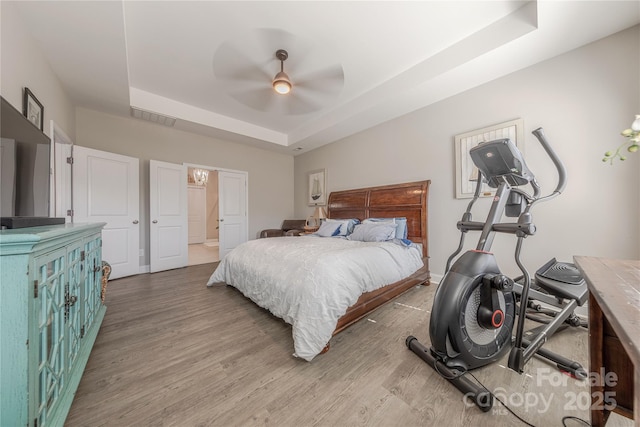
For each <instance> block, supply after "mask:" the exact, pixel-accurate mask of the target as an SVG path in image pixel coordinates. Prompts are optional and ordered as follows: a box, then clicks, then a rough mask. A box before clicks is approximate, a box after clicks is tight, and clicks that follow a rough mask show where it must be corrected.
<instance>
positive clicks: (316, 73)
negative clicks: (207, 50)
mask: <svg viewBox="0 0 640 427" xmlns="http://www.w3.org/2000/svg"><path fill="white" fill-rule="evenodd" d="M285 48H286V49H285ZM274 52H275V54H274ZM334 56H335V52H334V51H332V50H330V49H328V48H323V47H318V46H315V45H313V44H312V43H309V42H305V41H304V39H301V38H298V37H295V36H293V35H292V34H290V33H287V32H286V31H283V30H279V29H259V30H254V31H252V32H250V34H248V35H245V37H241V38H234V39H232V40H229V41H228V42H225V43H223V44H221V45H220V47H219V48H218V50H217V51H216V53H215V55H214V59H213V73H214V76H215V77H216V81H217V83H219V84H220V85H221V88H222V89H223V90H224V91H225V92H226V93H227V94H228V95H229V96H231V97H232V98H234V99H235V100H236V101H238V102H240V103H241V104H244V105H246V106H248V107H250V108H253V109H255V110H259V111H263V112H267V113H274V114H284V115H298V114H308V113H312V112H314V111H318V110H321V109H323V108H325V107H327V106H330V105H331V103H332V102H334V101H335V100H337V98H338V96H339V95H340V92H341V91H342V87H343V85H344V72H343V69H342V66H341V65H340V64H338V63H337V61H336V60H335V58H334ZM285 61H286V62H287V72H285V69H284V63H285ZM327 64H329V65H327Z"/></svg>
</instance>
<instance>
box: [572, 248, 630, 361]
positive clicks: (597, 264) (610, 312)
mask: <svg viewBox="0 0 640 427" xmlns="http://www.w3.org/2000/svg"><path fill="white" fill-rule="evenodd" d="M574 261H575V263H576V265H577V266H578V269H579V270H580V271H581V272H582V275H583V276H584V278H585V280H586V281H587V286H588V287H589V292H590V293H591V295H592V296H593V297H594V298H595V300H596V301H597V302H598V305H599V306H600V309H601V310H602V312H603V313H604V315H605V316H606V318H607V320H608V321H609V323H611V326H612V327H613V329H614V330H615V332H616V334H617V335H618V338H619V339H620V341H621V343H622V345H623V347H624V348H625V350H626V351H627V353H628V354H629V358H630V359H631V360H632V361H633V364H634V365H635V366H636V367H638V366H640V260H619V259H607V258H595V257H585V256H576V257H574Z"/></svg>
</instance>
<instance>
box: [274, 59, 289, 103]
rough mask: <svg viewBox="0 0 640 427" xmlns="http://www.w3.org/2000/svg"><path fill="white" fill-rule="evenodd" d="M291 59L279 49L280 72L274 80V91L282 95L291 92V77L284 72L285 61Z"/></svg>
mask: <svg viewBox="0 0 640 427" xmlns="http://www.w3.org/2000/svg"><path fill="white" fill-rule="evenodd" d="M288 57H289V53H287V51H286V50H284V49H278V50H277V51H276V58H278V60H279V61H280V72H279V73H278V74H276V76H275V77H274V78H273V90H275V91H276V93H279V94H280V95H286V94H288V93H289V92H291V80H289V76H288V75H287V73H285V72H284V61H286V60H287V58H288Z"/></svg>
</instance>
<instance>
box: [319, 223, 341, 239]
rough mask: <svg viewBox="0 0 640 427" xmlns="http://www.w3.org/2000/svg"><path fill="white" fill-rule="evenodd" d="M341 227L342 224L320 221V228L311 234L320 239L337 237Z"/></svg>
mask: <svg viewBox="0 0 640 427" xmlns="http://www.w3.org/2000/svg"><path fill="white" fill-rule="evenodd" d="M341 226H342V224H341V223H338V222H328V221H322V224H320V228H319V229H318V231H316V232H315V233H313V234H315V235H316V236H320V237H332V236H338V235H339V233H340V227H341Z"/></svg>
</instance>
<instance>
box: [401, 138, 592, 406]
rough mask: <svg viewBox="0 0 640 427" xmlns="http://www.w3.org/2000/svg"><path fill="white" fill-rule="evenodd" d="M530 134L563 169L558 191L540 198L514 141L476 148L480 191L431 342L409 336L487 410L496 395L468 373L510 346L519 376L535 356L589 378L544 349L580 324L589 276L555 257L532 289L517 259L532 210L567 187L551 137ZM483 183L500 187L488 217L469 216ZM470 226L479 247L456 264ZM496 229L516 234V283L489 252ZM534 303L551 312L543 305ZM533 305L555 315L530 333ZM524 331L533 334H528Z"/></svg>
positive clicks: (438, 304)
mask: <svg viewBox="0 0 640 427" xmlns="http://www.w3.org/2000/svg"><path fill="white" fill-rule="evenodd" d="M532 133H533V135H534V136H535V137H536V138H537V139H538V141H539V142H540V144H541V145H542V147H543V148H544V149H545V152H546V153H547V155H548V156H549V157H550V158H551V160H552V161H553V163H554V165H555V167H556V169H557V171H558V184H557V186H556V188H555V190H554V191H553V192H552V193H551V194H549V195H547V196H541V195H540V186H539V185H538V183H537V181H536V179H535V177H534V175H533V173H531V171H530V170H529V168H528V167H527V165H526V163H525V161H524V158H523V156H522V153H521V152H520V151H519V150H518V148H517V147H516V146H515V144H513V142H512V141H511V140H509V139H498V140H494V141H489V142H484V143H481V144H479V145H478V146H476V147H474V148H472V149H471V150H470V155H471V159H472V161H473V163H474V164H475V165H476V167H477V168H478V179H477V182H476V189H475V193H474V196H473V199H472V200H471V202H470V203H469V205H468V206H467V210H466V211H465V213H464V214H463V216H462V220H461V221H459V222H458V223H457V227H458V229H459V230H460V231H461V236H460V243H459V245H458V248H457V249H456V251H455V252H454V253H453V254H452V255H451V256H450V257H449V259H448V260H447V265H446V272H445V275H444V277H443V279H442V281H441V282H440V285H439V286H438V288H437V290H436V294H435V297H434V301H433V308H432V310H431V318H430V324H429V336H430V338H431V347H430V348H427V347H425V346H424V345H422V344H421V343H420V342H419V341H418V340H417V338H415V337H414V336H409V337H407V339H406V345H407V347H408V348H409V349H410V350H411V351H413V352H414V353H416V354H417V355H418V356H419V357H420V358H421V359H423V360H424V361H425V362H427V363H428V364H429V365H430V366H431V367H432V368H434V369H435V370H436V372H438V373H439V374H440V375H441V376H442V377H444V378H445V379H447V380H449V381H450V382H451V383H452V384H453V385H455V386H456V387H457V388H458V389H459V390H460V391H462V392H463V393H465V394H466V395H467V396H469V397H470V398H471V399H472V400H473V401H474V402H475V403H476V405H477V406H478V407H479V408H480V409H481V410H483V411H485V412H486V411H489V410H490V409H491V407H492V405H493V395H492V394H491V393H490V392H489V391H488V390H487V389H485V388H484V387H482V386H480V385H478V384H476V383H474V382H472V381H471V380H469V379H468V378H467V377H465V376H464V373H465V372H466V371H468V370H472V369H475V368H479V367H481V366H485V365H488V364H490V363H492V362H495V361H497V360H499V359H500V358H501V357H502V356H503V355H505V354H506V352H507V351H508V350H509V349H510V348H511V353H510V354H509V363H508V365H509V368H510V369H513V370H514V371H516V372H518V373H522V372H523V369H524V365H525V364H526V363H527V362H528V361H529V360H530V359H531V358H532V357H533V355H534V354H538V355H539V356H542V357H544V358H546V359H548V360H550V361H552V362H554V363H555V364H556V365H557V367H558V368H559V369H560V370H563V371H566V372H568V373H570V374H572V375H574V376H575V377H577V378H586V376H587V374H586V372H585V370H584V369H583V367H582V366H581V365H580V364H579V363H577V362H575V361H572V360H569V359H567V358H565V357H563V356H560V355H558V354H556V353H553V352H551V351H548V350H546V349H543V348H541V347H542V345H543V344H544V343H545V342H546V341H547V339H548V338H549V337H551V335H553V334H554V333H555V332H556V331H557V330H558V329H559V328H561V327H564V326H566V325H571V326H580V325H581V322H580V319H579V318H578V317H577V316H576V315H575V313H574V310H575V308H576V307H577V306H582V305H583V304H584V303H585V301H586V300H587V297H588V291H587V286H586V283H585V281H584V279H583V278H582V277H581V275H580V273H579V271H578V270H577V269H576V268H575V266H574V265H573V264H568V263H559V262H557V261H556V260H555V259H552V260H551V261H549V262H548V263H546V264H545V265H544V266H542V267H541V268H540V269H538V271H537V272H536V276H535V286H532V280H531V277H530V275H529V272H528V271H527V269H526V268H525V266H524V265H523V264H522V262H521V260H520V252H521V249H522V243H523V241H524V239H525V238H526V237H527V236H532V235H534V234H535V232H536V227H535V225H534V224H533V219H532V215H531V208H532V207H533V206H534V205H535V204H537V203H539V202H542V201H546V200H550V199H552V198H553V197H555V196H557V195H559V194H560V193H561V192H562V190H563V189H564V187H565V184H566V172H565V168H564V165H563V164H562V162H561V161H560V159H559V158H558V156H557V155H556V154H555V152H554V151H553V149H552V148H551V146H550V145H549V143H548V141H547V140H546V138H545V136H544V133H543V131H542V128H538V129H536V130H535V131H533V132H532ZM483 180H484V181H485V182H486V183H487V184H488V185H489V186H490V187H492V188H496V189H497V190H496V194H495V196H494V198H493V202H492V204H491V208H490V210H489V213H488V215H487V218H486V220H485V221H484V222H478V221H473V220H472V217H471V210H472V207H473V205H474V204H475V202H476V201H477V200H478V198H479V195H480V189H481V187H482V182H483ZM525 185H531V187H532V189H533V194H529V193H527V192H525V191H524V190H522V189H521V188H519V187H521V186H525ZM503 214H504V215H506V216H507V217H517V218H518V219H517V221H516V222H500V220H501V218H502V215H503ZM468 231H480V232H481V234H480V238H479V241H478V245H477V246H476V249H474V250H469V251H467V252H465V253H464V254H462V255H461V256H460V257H459V258H458V259H457V260H456V261H455V262H454V263H453V265H452V264H451V263H452V261H453V260H454V259H455V258H456V257H457V256H458V254H460V252H461V251H462V247H463V245H464V239H465V235H466V233H467V232H468ZM495 233H507V234H514V235H515V236H516V237H517V243H516V248H515V261H516V264H517V266H518V268H519V269H520V271H521V272H522V276H520V277H518V278H516V279H515V280H514V279H512V278H509V277H507V276H506V275H504V274H502V273H501V272H500V269H499V268H498V264H497V261H496V258H495V256H494V255H493V253H491V252H490V249H491V245H492V243H493V239H494V236H495ZM536 301H540V302H543V303H545V304H547V305H549V306H552V307H553V309H551V310H549V309H541V308H540V307H541V305H540V304H538V303H536ZM518 302H519V304H520V306H519V308H517V304H518ZM531 308H534V309H538V311H541V312H543V313H546V314H550V315H551V316H552V317H551V320H549V321H548V322H544V324H543V326H541V327H539V328H536V329H534V330H532V331H528V332H527V333H525V330H524V324H525V318H527V317H528V314H527V311H528V310H530V309H531ZM516 310H517V311H518V321H517V324H516V321H515V313H516ZM514 325H515V326H516V332H515V336H513V327H514ZM525 334H526V335H527V336H528V337H529V339H525Z"/></svg>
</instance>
